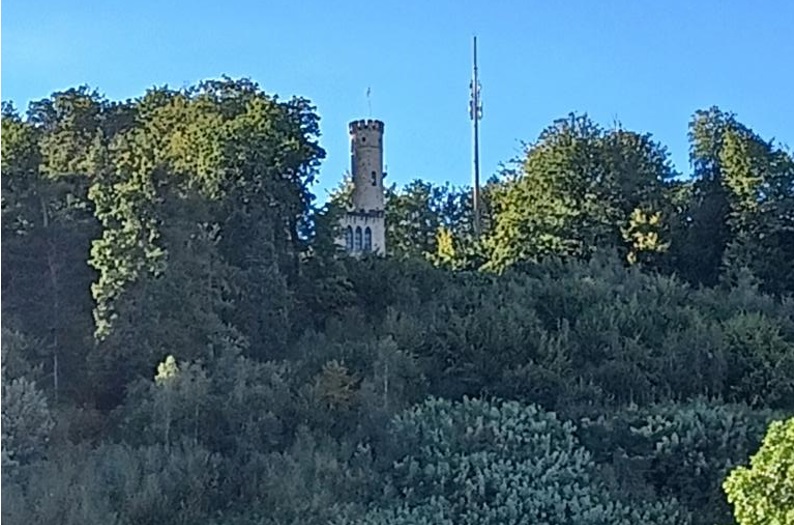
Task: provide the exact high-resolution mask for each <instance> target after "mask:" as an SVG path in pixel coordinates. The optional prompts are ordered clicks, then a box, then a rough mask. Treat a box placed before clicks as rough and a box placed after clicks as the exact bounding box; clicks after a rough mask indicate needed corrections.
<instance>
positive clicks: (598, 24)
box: [2, 0, 794, 200]
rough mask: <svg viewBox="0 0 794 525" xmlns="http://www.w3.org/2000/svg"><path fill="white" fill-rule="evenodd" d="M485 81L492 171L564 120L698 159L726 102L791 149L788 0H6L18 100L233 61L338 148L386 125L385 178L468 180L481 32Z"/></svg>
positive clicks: (233, 71)
mask: <svg viewBox="0 0 794 525" xmlns="http://www.w3.org/2000/svg"><path fill="white" fill-rule="evenodd" d="M474 34H477V35H478V40H479V48H480V71H481V80H482V84H483V100H484V118H483V121H482V137H481V145H482V146H481V147H482V150H481V158H482V172H483V175H484V176H485V177H487V176H488V175H490V174H493V173H495V172H496V171H497V169H498V166H499V164H500V163H501V162H505V161H508V160H509V159H511V158H513V157H515V156H516V155H517V154H518V153H519V152H520V149H521V146H520V145H521V142H522V141H532V140H534V139H535V138H536V137H537V135H538V134H539V132H540V131H541V130H542V129H543V128H544V127H545V126H547V125H548V124H549V123H551V122H552V120H554V119H555V118H558V117H561V116H565V115H566V114H567V113H568V112H570V111H577V112H587V113H588V114H590V115H591V116H592V117H593V118H594V119H595V120H596V121H598V122H599V123H601V124H602V125H605V126H606V125H610V124H611V123H612V122H614V121H615V120H616V119H617V120H619V121H620V122H622V124H623V126H624V127H626V128H628V129H633V130H637V131H643V132H646V131H647V132H651V133H653V135H654V137H655V138H656V139H657V140H659V141H660V142H662V143H663V144H665V145H666V146H667V147H668V148H669V150H670V153H671V157H672V159H673V161H674V163H675V165H676V167H677V169H678V170H679V171H681V172H682V173H684V174H686V173H688V171H689V163H688V158H687V140H686V132H687V122H688V121H689V118H690V116H691V115H692V113H693V112H694V111H695V110H696V109H698V108H705V107H708V106H711V105H718V106H720V107H721V108H722V109H725V110H730V111H734V112H736V113H737V114H738V116H739V118H740V120H742V121H743V122H744V123H746V124H747V125H749V126H750V127H752V128H753V129H755V130H756V131H757V132H759V133H761V134H762V135H763V136H764V137H766V138H773V137H774V138H777V139H778V140H780V141H782V142H784V143H785V142H788V143H789V144H791V145H792V146H794V2H791V1H788V0H778V1H768V2H750V1H749V0H747V1H738V0H735V1H729V0H724V1H717V0H698V1H691V0H690V1H685V0H680V1H664V2H663V1H655V2H651V1H647V2H646V1H631V0H623V1H617V0H615V1H603V2H596V1H585V0H579V1H577V0H568V1H565V2H541V1H531V0H525V1H515V2H508V1H499V0H493V1H488V2H486V1H481V2H467V1H462V0H458V1H454V0H449V1H428V0H425V1H413V0H403V1H393V2H392V1H388V2H387V1H383V2H379V1H374V0H370V1H358V0H356V1H338V2H330V1H327V0H326V1H316V2H314V1H311V2H310V1H298V0H293V1H278V2H276V1H266V0H260V1H232V0H226V1H220V0H215V1H211V2H210V1H204V0H196V1H192V2H180V1H162V0H161V1H154V0H139V1H137V2H133V1H115V0H102V1H95V0H79V1H77V0H74V1H70V0H62V1H57V2H56V1H41V0H6V1H4V2H3V10H2V98H3V100H11V101H13V102H14V103H15V104H16V105H17V107H22V108H24V107H25V106H26V105H27V103H28V101H30V100H35V99H39V98H43V97H46V96H48V95H49V94H50V93H52V92H53V91H57V90H62V89H65V88H68V87H73V86H76V85H80V84H89V85H90V86H92V87H95V88H97V89H99V90H100V91H101V92H102V93H104V94H105V95H106V96H107V97H109V98H112V99H126V98H129V97H137V96H139V95H141V94H143V92H144V91H145V90H146V89H147V88H149V87H151V86H155V85H157V86H161V85H164V84H168V85H170V86H172V87H181V86H185V85H189V84H193V83H195V82H197V81H199V80H202V79H206V78H216V77H218V76H220V75H222V74H226V75H230V76H233V77H241V76H245V77H250V78H252V79H253V80H255V81H257V82H259V83H260V85H261V86H262V87H263V88H264V89H265V90H266V91H268V92H271V93H278V94H279V95H280V96H282V97H287V96H290V95H293V94H295V95H301V96H305V97H308V98H310V99H311V100H312V101H313V102H314V103H315V104H316V105H317V107H318V111H319V113H320V115H321V116H322V132H323V136H322V138H321V141H322V144H323V146H324V147H325V148H326V150H327V153H328V156H327V159H326V161H325V162H324V163H323V166H322V169H321V174H320V183H319V184H318V185H317V186H316V187H315V192H316V193H317V194H318V196H319V197H320V198H321V200H322V198H323V195H324V194H325V192H326V191H327V190H328V189H330V188H333V187H334V186H335V185H336V184H337V183H338V181H339V179H340V178H341V177H342V175H343V173H344V171H345V170H346V169H347V168H348V162H349V156H348V148H349V146H348V137H347V122H348V121H349V120H352V119H356V118H366V117H369V116H370V113H369V109H368V104H367V98H366V91H367V88H368V87H371V89H372V97H371V102H372V117H375V118H379V119H381V120H384V121H385V122H386V136H385V148H386V162H387V164H388V171H389V178H388V179H387V182H389V181H391V182H397V183H399V184H403V183H405V182H407V181H409V180H411V179H413V178H417V177H418V178H423V179H426V180H431V181H434V182H445V181H448V182H451V183H452V184H456V185H459V184H468V183H469V181H470V178H471V131H470V121H469V117H468V108H467V104H468V97H469V91H468V82H469V78H470V74H471V62H470V61H471V38H472V36H473V35H474Z"/></svg>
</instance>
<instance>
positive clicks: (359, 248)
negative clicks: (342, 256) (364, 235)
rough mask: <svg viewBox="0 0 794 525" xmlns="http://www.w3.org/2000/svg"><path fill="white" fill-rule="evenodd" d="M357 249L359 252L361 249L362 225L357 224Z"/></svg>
mask: <svg viewBox="0 0 794 525" xmlns="http://www.w3.org/2000/svg"><path fill="white" fill-rule="evenodd" d="M355 250H356V251H357V252H360V251H361V226H356V246H355Z"/></svg>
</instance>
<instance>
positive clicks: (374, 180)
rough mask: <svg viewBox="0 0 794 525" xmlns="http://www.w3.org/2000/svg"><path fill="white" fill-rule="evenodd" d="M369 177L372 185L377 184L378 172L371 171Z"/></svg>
mask: <svg viewBox="0 0 794 525" xmlns="http://www.w3.org/2000/svg"><path fill="white" fill-rule="evenodd" d="M369 178H370V180H371V181H372V185H373V186H377V185H378V172H377V171H373V172H372V173H370V175H369Z"/></svg>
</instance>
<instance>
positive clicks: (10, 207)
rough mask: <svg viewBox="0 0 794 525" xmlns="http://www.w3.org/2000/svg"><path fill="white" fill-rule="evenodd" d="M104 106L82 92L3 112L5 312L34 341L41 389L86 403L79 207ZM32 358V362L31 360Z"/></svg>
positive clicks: (84, 202)
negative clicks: (23, 113)
mask: <svg viewBox="0 0 794 525" xmlns="http://www.w3.org/2000/svg"><path fill="white" fill-rule="evenodd" d="M103 108H104V102H103V101H102V100H101V99H100V98H99V97H98V95H96V94H95V93H89V92H87V91H86V90H85V89H80V90H70V91H67V92H64V93H56V94H54V95H53V96H52V98H51V99H45V100H43V101H39V102H34V103H32V104H31V108H30V110H29V112H28V118H27V120H22V119H21V118H20V117H19V116H18V115H17V114H16V112H15V111H14V110H13V108H11V107H10V106H7V105H4V111H3V118H2V122H3V137H4V139H3V154H2V157H3V159H2V186H3V188H2V189H3V191H2V201H3V204H2V215H3V220H2V223H3V238H4V242H3V245H2V251H3V269H4V272H3V283H2V293H3V309H4V312H5V313H7V314H12V315H13V317H14V319H15V321H14V322H15V325H16V326H17V328H18V329H19V330H21V331H22V332H24V333H30V334H35V335H36V337H37V338H39V339H40V340H41V343H42V344H41V345H40V348H39V350H41V354H42V357H45V356H46V366H45V368H46V372H47V374H48V375H49V377H50V378H51V380H48V381H47V382H45V383H42V385H41V386H43V387H45V388H47V389H48V390H51V391H52V392H54V398H55V400H56V401H57V400H58V396H59V394H62V393H67V394H69V395H70V396H72V397H74V398H78V399H85V398H86V397H87V395H86V394H87V393H86V392H85V391H84V385H85V381H84V380H83V379H84V376H83V374H84V369H85V367H84V359H85V355H86V352H87V349H88V348H89V340H90V333H91V319H90V313H89V312H90V309H91V296H90V293H89V291H88V285H89V283H90V282H91V280H92V278H93V273H92V272H91V270H90V268H89V267H88V266H87V265H86V264H85V261H86V256H87V253H88V248H89V243H90V239H91V236H92V235H94V234H95V232H96V229H97V224H96V221H95V220H94V219H93V217H92V210H91V207H90V204H89V202H88V199H87V188H88V180H89V179H90V177H91V176H92V174H93V165H92V161H91V156H92V155H93V154H92V151H94V146H95V144H94V139H95V138H96V136H97V134H98V133H99V127H100V125H101V114H102V111H103ZM30 357H33V356H30Z"/></svg>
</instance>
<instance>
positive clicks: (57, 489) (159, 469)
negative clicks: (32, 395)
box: [2, 444, 220, 525]
mask: <svg viewBox="0 0 794 525" xmlns="http://www.w3.org/2000/svg"><path fill="white" fill-rule="evenodd" d="M26 476H27V477H26V480H25V483H21V484H19V485H14V486H10V487H6V486H4V487H3V505H2V509H3V519H4V520H6V519H7V520H8V522H9V523H31V524H39V523H41V524H46V523H63V524H64V525H71V524H75V525H76V524H82V525H93V524H96V525H99V524H108V523H110V524H119V525H121V524H134V523H206V520H207V519H208V517H209V516H210V513H209V509H210V508H213V507H214V508H218V506H219V492H218V485H219V482H220V479H219V458H218V457H217V456H216V455H214V454H211V453H209V452H207V451H206V450H202V449H201V448H197V447H195V446H176V447H164V446H153V447H146V448H132V447H129V446H127V445H114V444H105V445H102V446H101V447H99V448H97V449H95V450H91V449H88V448H87V447H77V448H74V447H71V448H66V449H64V450H62V451H60V452H59V453H58V454H57V455H56V456H54V457H52V458H51V459H50V460H49V461H47V462H41V463H37V464H34V465H31V466H30V467H29V468H28V470H27V471H26ZM4 485H5V484H4ZM7 488H8V490H7Z"/></svg>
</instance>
